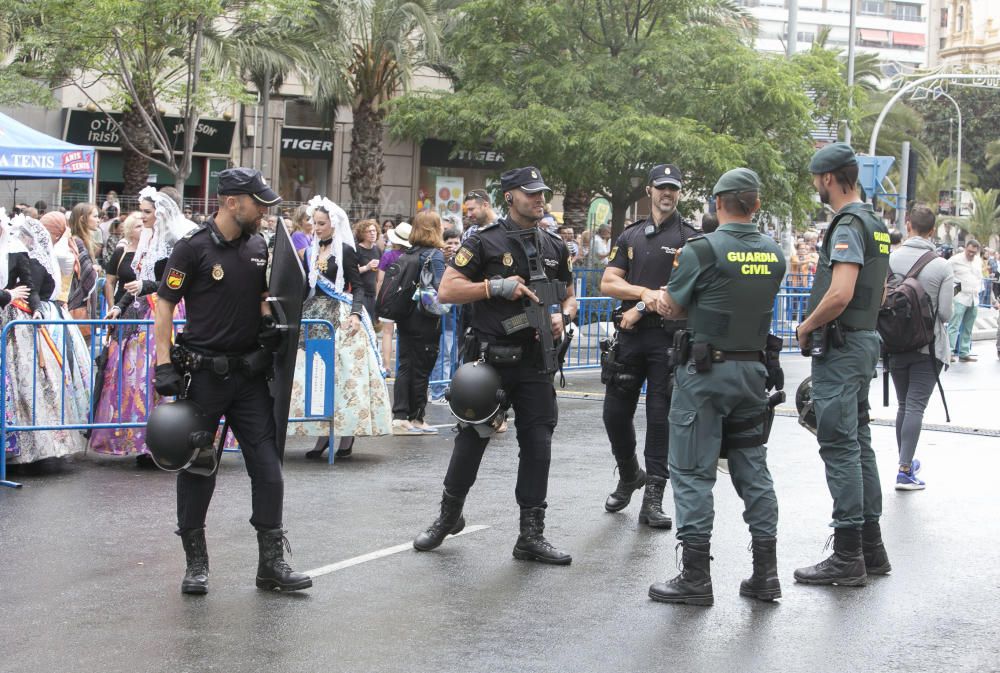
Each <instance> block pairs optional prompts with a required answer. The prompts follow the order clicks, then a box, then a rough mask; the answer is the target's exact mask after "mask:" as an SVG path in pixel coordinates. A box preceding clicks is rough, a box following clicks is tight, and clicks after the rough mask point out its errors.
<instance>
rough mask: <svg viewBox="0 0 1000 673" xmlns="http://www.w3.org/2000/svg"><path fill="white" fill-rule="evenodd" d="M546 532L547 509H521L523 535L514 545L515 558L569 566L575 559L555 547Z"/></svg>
mask: <svg viewBox="0 0 1000 673" xmlns="http://www.w3.org/2000/svg"><path fill="white" fill-rule="evenodd" d="M544 532H545V507H544V506H543V507H522V508H521V535H520V536H519V537H518V538H517V544H515V545H514V558H516V559H517V560H519V561H538V562H539V563H551V564H552V565H557V566H568V565H569V564H570V563H572V562H573V557H572V556H570V555H569V554H567V553H566V552H561V551H559V550H558V549H556V548H555V547H553V546H552V545H551V544H550V543H549V541H548V540H546V539H545V536H544V535H542V533H544Z"/></svg>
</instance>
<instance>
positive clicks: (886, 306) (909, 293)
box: [877, 251, 937, 354]
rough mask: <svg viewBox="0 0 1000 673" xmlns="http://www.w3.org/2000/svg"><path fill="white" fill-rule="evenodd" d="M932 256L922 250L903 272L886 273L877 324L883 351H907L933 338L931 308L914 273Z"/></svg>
mask: <svg viewBox="0 0 1000 673" xmlns="http://www.w3.org/2000/svg"><path fill="white" fill-rule="evenodd" d="M935 257H937V253H935V252H934V251H928V252H925V253H924V254H923V256H922V257H921V258H920V259H918V260H917V261H916V263H915V264H914V265H913V267H912V268H911V269H910V271H909V272H908V273H907V274H906V275H900V274H898V273H894V274H890V275H889V279H888V280H887V282H886V295H885V301H884V302H882V308H881V309H880V310H879V312H878V325H877V329H878V333H879V335H880V336H881V337H882V347H883V350H884V351H885V352H886V353H890V354H892V353H909V352H911V351H915V350H919V349H921V348H923V347H924V346H928V345H930V344H932V343H933V342H934V322H935V319H936V316H935V311H934V308H933V305H932V304H931V298H930V297H929V296H928V295H927V293H926V292H924V287H923V285H921V284H920V281H918V280H917V276H918V275H919V274H920V272H921V271H923V269H924V267H925V266H927V264H929V263H930V262H931V260H933V259H934V258H935Z"/></svg>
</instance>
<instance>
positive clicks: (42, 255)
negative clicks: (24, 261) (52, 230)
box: [10, 215, 62, 301]
mask: <svg viewBox="0 0 1000 673" xmlns="http://www.w3.org/2000/svg"><path fill="white" fill-rule="evenodd" d="M10 224H11V227H10V228H11V233H12V234H13V235H15V236H17V237H18V238H19V239H20V241H21V243H22V244H23V245H24V248H25V251H26V252H27V253H28V257H30V258H31V259H34V260H36V261H37V262H38V263H39V264H41V265H42V266H43V267H44V268H45V270H46V271H47V272H48V274H49V276H51V277H52V280H53V281H54V282H55V288H54V289H53V291H52V294H51V295H50V296H48V297H41V299H42V301H51V300H52V297H58V296H59V292H60V291H61V290H62V274H61V273H59V271H58V269H59V264H58V262H57V261H56V256H55V251H54V250H53V248H52V239H51V238H50V237H49V232H48V231H47V230H46V229H45V226H44V225H43V224H42V223H41V222H39V221H38V220H35V219H32V218H30V217H25V216H24V215H15V216H14V219H12V220H11V223H10Z"/></svg>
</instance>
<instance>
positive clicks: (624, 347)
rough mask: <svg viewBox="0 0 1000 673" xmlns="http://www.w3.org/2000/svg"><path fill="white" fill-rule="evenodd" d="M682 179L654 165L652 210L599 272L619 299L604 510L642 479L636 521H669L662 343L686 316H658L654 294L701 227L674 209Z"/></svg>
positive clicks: (620, 505) (616, 507)
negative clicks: (610, 487) (640, 418)
mask: <svg viewBox="0 0 1000 673" xmlns="http://www.w3.org/2000/svg"><path fill="white" fill-rule="evenodd" d="M682 185H683V182H682V180H681V172H680V171H679V170H678V169H677V167H676V166H673V165H670V164H660V165H658V166H654V167H653V169H652V170H651V171H650V172H649V180H648V184H647V186H646V194H648V195H649V198H650V205H651V208H650V214H649V217H648V218H646V219H645V220H642V221H639V222H636V223H635V224H632V225H630V226H629V227H628V228H627V229H625V231H623V232H622V234H621V235H620V236H619V237H618V240H617V242H616V243H615V245H614V247H613V248H611V254H610V255H608V267H607V269H605V270H604V277H603V278H602V279H601V293H602V294H604V295H607V296H610V297H614V298H616V299H621V300H622V305H621V309H620V311H621V320H620V322H619V327H620V330H619V331H618V335H617V346H616V347H615V353H614V356H613V358H611V359H610V361H609V362H608V363H607V365H606V371H605V372H604V378H605V379H606V380H607V391H606V394H605V397H604V427H605V429H606V430H607V432H608V439H609V440H610V441H611V452H612V454H614V457H615V462H617V463H618V476H619V480H618V487H617V488H616V489H615V490H614V492H613V493H612V494H611V495H609V496H608V499H607V501H606V502H605V503H604V509H606V510H607V511H609V512H618V511H620V510H622V509H624V508H625V507H626V506H627V505H628V504H629V502H630V501H631V499H632V493H633V491H635V490H637V489H640V488H642V487H643V485H645V486H646V490H645V491H644V493H643V498H642V508H641V509H640V510H639V523H643V524H647V525H648V526H650V527H652V528H663V529H667V528H670V526H671V525H672V523H673V522H672V521H671V519H670V517H669V516H667V515H666V514H664V513H663V490H664V488H665V487H666V483H667V478H668V477H669V470H668V469H667V447H668V440H667V412H668V411H669V410H670V368H669V367H668V365H667V359H668V358H667V349H668V348H669V347H670V345H671V342H672V341H673V337H674V332H675V331H676V330H678V329H683V328H684V325H685V323H684V321H683V320H666V319H664V318H663V317H661V316H660V315H659V314H658V313H657V301H658V297H659V291H660V288H661V287H664V286H665V285H666V284H667V281H669V280H670V272H671V271H672V270H673V267H674V259H675V257H676V256H677V253H678V251H679V250H680V249H681V248H682V247H683V246H684V244H685V243H686V242H687V240H688V239H689V238H691V237H692V236H696V235H697V234H698V231H697V230H696V229H695V228H694V225H692V224H691V223H690V222H687V221H686V220H684V219H683V218H682V217H681V215H680V213H678V212H677V203H678V201H680V196H681V191H680V190H681V186H682ZM643 381H645V382H646V448H645V458H646V470H645V471H643V470H642V469H641V468H640V467H639V461H638V460H637V459H636V455H635V444H636V439H635V425H634V424H633V422H632V419H633V417H634V416H635V409H636V406H637V405H638V403H639V392H640V391H641V389H642V384H643ZM647 472H648V475H647Z"/></svg>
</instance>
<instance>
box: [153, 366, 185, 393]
mask: <svg viewBox="0 0 1000 673" xmlns="http://www.w3.org/2000/svg"><path fill="white" fill-rule="evenodd" d="M153 387H154V388H156V392H158V393H160V394H161V395H164V396H167V395H180V394H181V393H182V392H184V379H183V378H181V375H180V373H179V372H178V371H177V369H175V368H174V364H173V363H172V362H168V363H167V364H165V365H156V376H155V377H154V378H153Z"/></svg>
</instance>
